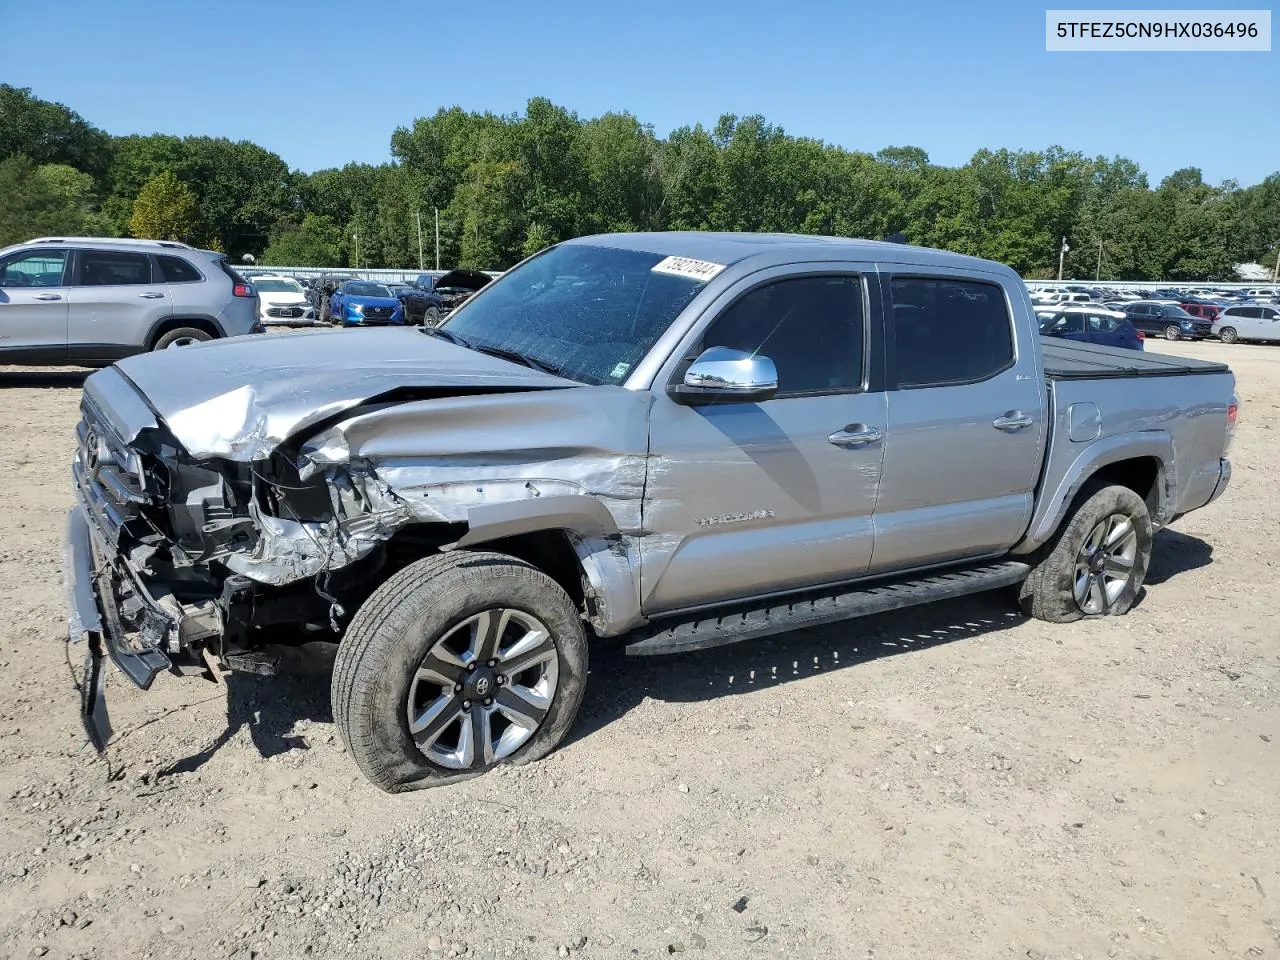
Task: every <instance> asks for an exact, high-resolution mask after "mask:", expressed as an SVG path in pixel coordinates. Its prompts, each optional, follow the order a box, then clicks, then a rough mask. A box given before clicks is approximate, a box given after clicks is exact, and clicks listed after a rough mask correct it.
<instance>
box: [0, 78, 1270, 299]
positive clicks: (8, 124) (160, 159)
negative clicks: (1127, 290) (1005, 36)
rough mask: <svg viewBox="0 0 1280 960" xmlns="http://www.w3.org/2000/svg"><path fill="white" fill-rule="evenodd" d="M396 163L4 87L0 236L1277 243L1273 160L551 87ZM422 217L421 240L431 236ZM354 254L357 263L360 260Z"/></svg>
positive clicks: (1202, 271)
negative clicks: (175, 132)
mask: <svg viewBox="0 0 1280 960" xmlns="http://www.w3.org/2000/svg"><path fill="white" fill-rule="evenodd" d="M390 146H391V156H392V161H391V162H390V163H385V164H379V165H371V164H359V163H350V164H347V165H346V166H345V167H342V168H340V169H329V170H319V171H317V172H315V173H310V174H308V173H302V172H300V171H296V170H290V169H289V167H288V165H287V164H286V163H285V162H284V161H283V160H282V159H281V158H280V157H279V156H277V155H276V154H274V153H272V152H271V151H269V150H266V149H264V148H262V147H260V146H258V145H256V144H254V143H250V142H247V141H240V142H233V141H231V140H227V139H225V138H219V137H176V136H169V135H166V134H151V135H147V136H135V135H131V136H121V137H117V136H111V135H110V134H108V133H105V132H103V131H102V130H99V129H98V128H96V127H95V126H93V125H92V124H91V123H89V122H88V121H86V120H85V119H84V118H83V117H81V116H80V115H79V114H77V113H75V112H74V111H72V110H70V109H68V108H67V107H65V106H63V105H61V104H57V103H50V102H48V101H44V100H41V99H39V98H37V97H36V96H34V95H33V94H32V92H31V91H30V90H29V89H25V88H17V87H12V86H9V85H4V84H0V244H7V243H13V242H17V241H21V240H26V239H28V238H30V237H32V236H36V235H41V234H106V235H111V236H148V237H154V238H159V239H174V240H182V241H186V242H190V243H195V244H200V245H203V246H210V247H214V248H216V249H221V250H225V251H227V252H228V253H229V254H231V255H232V256H233V257H236V258H239V257H240V256H242V255H244V254H251V255H253V256H254V257H255V258H256V259H257V260H258V262H259V263H266V264H275V265H308V266H326V267H353V266H361V267H403V268H413V267H417V266H418V264H419V256H420V250H421V253H422V254H423V255H425V256H424V259H425V262H426V265H427V266H432V265H433V264H434V261H435V231H434V225H435V214H436V211H438V212H439V222H440V260H441V264H442V265H443V266H464V267H479V268H489V269H501V268H505V267H509V266H510V265H512V264H513V263H515V262H517V261H518V260H520V259H521V258H522V257H525V256H527V255H529V254H531V253H534V252H536V251H537V250H540V249H542V248H543V247H546V246H548V245H549V244H552V243H556V242H559V241H561V240H565V239H568V238H570V237H574V236H580V235H583V234H588V233H599V232H605V231H630V230H749V231H758V230H762V231H785V232H798V233H820V234H830V235H837V236H851V237H868V238H872V239H879V238H882V237H885V236H887V235H890V234H893V233H900V234H902V235H903V236H905V237H906V238H907V240H908V241H909V242H911V243H916V244H921V245H924V246H933V247H941V248H944V249H947V250H954V251H957V252H960V253H967V254H973V255H976V256H981V257H988V258H991V259H994V260H999V261H1002V262H1004V263H1008V264H1010V265H1011V266H1013V267H1014V268H1015V269H1017V270H1018V271H1020V272H1021V273H1022V274H1023V275H1024V276H1027V277H1047V276H1053V275H1055V274H1056V271H1057V258H1058V251H1059V246H1060V244H1061V242H1062V239H1063V238H1064V237H1065V238H1067V241H1068V244H1069V246H1070V251H1069V253H1068V255H1067V262H1066V274H1067V275H1068V276H1074V277H1093V276H1094V275H1095V274H1098V275H1100V277H1101V278H1102V279H1115V280H1148V279H1170V280H1199V279H1210V278H1214V279H1231V278H1232V277H1233V271H1232V266H1233V265H1234V264H1237V263H1242V262H1252V261H1259V262H1263V263H1266V264H1268V265H1270V264H1272V263H1274V261H1275V257H1276V254H1277V251H1278V250H1280V172H1278V173H1274V174H1272V175H1271V176H1269V177H1267V178H1266V180H1265V181H1263V182H1262V183H1260V184H1257V185H1254V186H1250V187H1246V188H1242V187H1240V186H1239V185H1238V184H1237V183H1235V182H1233V181H1228V182H1226V183H1221V184H1209V183H1206V182H1205V181H1204V179H1203V177H1202V176H1201V173H1200V171H1199V170H1198V169H1196V168H1193V167H1187V168H1185V169H1181V170H1178V171H1176V172H1175V173H1173V174H1171V175H1169V176H1168V177H1166V178H1164V180H1162V181H1161V182H1160V183H1159V184H1157V185H1155V186H1154V187H1153V186H1152V185H1151V184H1150V183H1149V182H1148V180H1147V176H1146V174H1145V173H1144V172H1143V171H1142V170H1141V168H1139V166H1138V165H1137V164H1136V163H1134V162H1132V161H1130V160H1127V159H1125V158H1123V157H1089V156H1086V155H1084V154H1083V153H1080V152H1078V151H1071V150H1067V149H1065V148H1063V147H1060V146H1052V147H1049V148H1047V149H1045V150H1005V149H999V150H989V149H983V150H979V151H978V152H977V153H975V154H974V155H973V157H972V158H971V159H970V160H969V162H968V163H966V164H964V165H963V166H958V167H947V166H941V165H938V164H934V163H931V162H930V160H929V156H928V154H927V153H926V152H925V151H924V150H922V149H920V148H919V147H911V146H905V147H886V148H885V149H883V150H880V151H879V152H878V153H875V154H871V153H864V152H860V151H854V150H846V149H844V148H842V147H839V146H835V145H832V144H828V143H824V142H822V141H820V140H814V139H809V138H805V137H794V136H791V135H789V134H787V133H786V132H785V131H784V130H783V129H782V128H781V127H779V126H776V125H774V124H771V123H769V122H768V121H767V120H765V119H764V118H763V117H759V116H750V117H735V116H728V115H726V116H724V117H721V118H720V121H719V122H718V123H717V124H716V125H715V127H714V128H711V129H707V128H705V127H703V126H702V125H695V126H692V127H690V126H684V127H680V128H679V129H677V130H674V131H672V132H671V133H670V134H669V135H668V136H666V137H665V138H662V137H659V136H657V135H656V134H655V132H654V130H653V128H652V127H651V126H649V125H647V124H644V123H642V122H641V121H640V120H639V119H637V118H636V117H634V116H632V115H631V114H629V113H607V114H604V115H603V116H600V117H595V118H591V119H582V118H580V117H578V116H577V115H576V114H575V113H573V112H571V111H569V110H567V109H565V108H564V107H560V106H557V105H555V104H553V103H551V102H550V101H549V100H546V99H543V98H534V99H532V100H530V101H529V102H528V104H527V107H526V109H525V111H524V113H523V114H521V115H499V114H494V113H488V112H486V113H475V112H468V111H464V110H462V109H461V108H459V107H453V108H450V109H441V110H439V111H437V112H436V113H435V114H434V115H432V116H430V117H421V118H418V119H416V120H414V122H413V123H412V125H411V126H407V127H401V128H399V129H397V130H395V131H394V132H393V133H392V134H391V143H390ZM419 223H420V224H421V238H422V241H421V244H422V245H421V247H420V245H419V236H420V235H419ZM357 258H358V260H357Z"/></svg>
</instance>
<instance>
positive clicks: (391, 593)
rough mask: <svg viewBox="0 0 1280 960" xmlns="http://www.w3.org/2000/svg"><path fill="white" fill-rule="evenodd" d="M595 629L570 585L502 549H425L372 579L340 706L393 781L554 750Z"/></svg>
mask: <svg viewBox="0 0 1280 960" xmlns="http://www.w3.org/2000/svg"><path fill="white" fill-rule="evenodd" d="M586 676H587V640H586V634H585V632H584V630H583V626H582V620H581V618H580V617H579V615H578V611H577V609H576V608H575V607H574V604H573V601H572V600H570V598H569V596H568V594H566V593H565V591H564V590H563V589H562V588H561V587H560V586H559V584H557V583H556V582H555V581H554V580H552V579H551V578H550V577H548V576H547V575H546V574H544V573H542V572H541V571H540V570H537V569H536V568H534V567H532V566H530V565H529V564H526V563H524V562H523V561H521V560H517V559H515V558H514V557H509V556H505V555H502V554H496V553H471V552H458V553H449V554H442V555H438V556H433V557H428V558H426V559H423V560H419V561H417V562H416V563H413V564H410V565H409V566H408V567H405V568H404V569H403V570H401V571H400V572H399V573H397V574H396V575H395V576H393V577H391V579H389V580H388V581H387V582H386V583H384V584H383V585H382V586H381V587H379V588H378V589H377V590H375V591H374V593H373V594H372V596H370V597H369V599H368V600H366V601H365V603H364V605H363V606H362V607H361V608H360V610H359V612H358V613H357V614H356V616H355V618H354V619H353V620H352V622H351V625H350V627H349V628H348V630H347V633H346V636H345V637H344V638H343V640H342V642H341V644H340V645H339V647H338V654H337V657H336V659H335V662H334V669H333V688H332V698H333V716H334V720H335V722H336V725H337V727H338V731H339V733H340V734H341V736H342V739H343V742H344V743H345V744H346V745H347V748H348V749H349V750H350V751H351V755H352V756H353V757H354V758H355V761H356V764H357V765H358V766H359V767H360V770H361V772H363V773H364V775H365V776H366V777H368V778H369V780H370V781H371V782H372V783H373V784H374V785H375V786H377V787H379V788H381V789H382V790H385V791H387V792H388V793H399V792H402V791H405V790H416V789H423V788H425V787H432V786H437V785H440V784H444V783H449V782H451V781H454V780H458V779H462V778H465V777H471V776H475V775H477V774H480V773H483V772H485V771H486V770H489V769H491V768H492V767H494V766H497V765H498V764H502V763H515V764H520V763H527V762H529V761H531V760H539V759H541V758H542V757H545V756H546V755H547V754H549V753H550V752H551V751H552V750H554V749H555V747H556V746H557V745H558V744H559V743H560V741H561V740H562V739H563V738H564V736H565V734H566V733H567V732H568V730H569V728H570V727H571V726H572V724H573V721H574V718H575V717H576V716H577V713H578V706H579V704H580V703H581V702H582V693H583V689H584V688H585V685H586Z"/></svg>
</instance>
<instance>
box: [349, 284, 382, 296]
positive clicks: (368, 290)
mask: <svg viewBox="0 0 1280 960" xmlns="http://www.w3.org/2000/svg"><path fill="white" fill-rule="evenodd" d="M342 292H343V293H345V294H346V295H347V296H349V297H390V296H391V291H390V290H388V289H387V288H386V287H384V286H383V285H382V284H380V283H365V282H360V281H356V282H353V283H348V284H346V285H345V286H343V288H342Z"/></svg>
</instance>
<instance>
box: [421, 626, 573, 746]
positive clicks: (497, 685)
mask: <svg viewBox="0 0 1280 960" xmlns="http://www.w3.org/2000/svg"><path fill="white" fill-rule="evenodd" d="M559 677H560V667H559V657H558V655H557V651H556V646H555V641H554V640H553V639H552V637H551V632H550V631H549V630H548V629H547V628H546V626H544V625H543V623H542V622H541V621H540V620H538V619H537V618H536V617H534V616H532V615H530V614H528V613H525V612H524V611H522V610H512V609H506V608H495V609H491V610H485V611H483V612H481V613H477V614H475V615H474V616H471V617H468V618H467V619H465V620H463V621H462V622H461V623H459V624H457V625H456V626H454V627H453V628H451V629H450V630H449V631H448V632H446V633H445V634H444V635H443V636H442V637H441V638H440V639H439V640H437V641H436V642H435V644H433V645H432V647H431V649H430V650H428V651H427V654H426V656H424V657H423V658H422V660H421V662H420V663H419V664H418V668H417V670H416V671H415V672H414V676H413V680H412V681H411V683H410V684H409V695H408V702H407V704H406V711H407V718H408V723H409V734H410V736H412V737H413V741H414V743H416V744H417V746H418V749H419V751H421V752H422V754H423V755H424V756H425V757H426V758H427V759H428V760H430V761H432V762H433V763H436V764H439V765H440V766H442V767H448V768H450V769H453V770H468V769H481V768H483V767H487V766H488V765H490V764H492V763H494V762H496V761H498V760H502V759H504V758H506V757H509V756H511V754H513V753H515V752H516V751H517V750H519V749H520V748H521V747H522V746H524V744H525V743H527V742H528V740H529V738H530V737H532V736H533V735H534V733H536V732H537V730H538V727H539V726H541V725H542V721H543V720H544V719H545V718H546V715H547V711H548V710H549V709H550V708H551V703H552V701H553V700H554V699H555V695H556V687H557V685H558V682H559Z"/></svg>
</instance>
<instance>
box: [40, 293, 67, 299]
mask: <svg viewBox="0 0 1280 960" xmlns="http://www.w3.org/2000/svg"><path fill="white" fill-rule="evenodd" d="M35 299H36V300H61V299H62V294H60V293H37V294H36V295H35Z"/></svg>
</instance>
